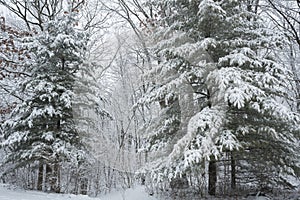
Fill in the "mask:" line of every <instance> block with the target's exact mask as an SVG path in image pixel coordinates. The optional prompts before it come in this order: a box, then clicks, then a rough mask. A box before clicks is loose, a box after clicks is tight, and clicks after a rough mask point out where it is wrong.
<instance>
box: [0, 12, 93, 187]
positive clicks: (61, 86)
mask: <svg viewBox="0 0 300 200" xmlns="http://www.w3.org/2000/svg"><path fill="white" fill-rule="evenodd" d="M73 15H74V13H70V14H65V15H64V16H62V17H60V18H57V20H53V21H50V22H48V23H47V24H45V29H44V31H43V32H41V33H39V34H38V35H35V36H34V37H30V38H28V39H27V41H26V43H27V44H26V45H27V48H28V49H29V50H30V51H31V55H32V57H33V62H29V63H26V65H27V68H29V69H30V71H31V78H30V79H29V80H27V81H25V82H23V83H22V92H23V93H25V94H26V95H27V97H26V98H25V99H24V101H23V102H22V103H20V104H18V105H17V107H16V108H15V109H14V111H13V113H12V116H11V118H10V119H9V120H7V121H6V122H5V123H4V125H3V126H4V131H3V132H4V136H3V138H4V140H3V142H2V147H4V148H5V149H6V151H7V155H6V157H5V161H4V163H6V164H9V165H11V166H12V168H11V170H14V169H17V168H21V167H24V166H29V165H33V164H37V163H38V164H39V166H40V170H39V171H40V176H39V186H38V187H39V189H41V181H42V179H43V177H42V172H43V170H42V169H43V167H42V166H43V165H45V164H46V165H47V169H49V170H48V171H49V172H52V175H51V176H48V184H49V186H50V187H51V190H52V191H59V189H60V185H59V184H60V183H59V174H60V173H59V166H60V164H61V163H62V162H68V161H72V162H78V161H79V160H80V159H82V158H83V157H84V154H85V151H84V150H85V148H84V145H83V142H82V136H81V135H80V134H79V132H78V130H77V129H76V124H75V119H74V113H75V112H76V110H74V105H73V102H74V96H75V91H74V88H75V86H76V80H77V79H76V76H75V75H76V72H77V71H78V70H79V68H80V66H81V65H82V64H83V62H84V52H83V51H84V50H85V46H86V43H87V38H86V36H85V34H84V33H82V32H80V31H77V30H76V29H75V24H76V20H75V18H74V16H73Z"/></svg>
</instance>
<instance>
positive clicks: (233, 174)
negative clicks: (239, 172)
mask: <svg viewBox="0 0 300 200" xmlns="http://www.w3.org/2000/svg"><path fill="white" fill-rule="evenodd" d="M235 168H236V163H235V158H234V155H233V152H231V189H232V190H235V189H236V169H235Z"/></svg>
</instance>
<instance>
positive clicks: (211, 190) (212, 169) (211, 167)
mask: <svg viewBox="0 0 300 200" xmlns="http://www.w3.org/2000/svg"><path fill="white" fill-rule="evenodd" d="M216 185H217V164H216V160H215V158H214V157H213V156H211V158H210V161H209V164H208V194H210V195H213V196H215V195H216Z"/></svg>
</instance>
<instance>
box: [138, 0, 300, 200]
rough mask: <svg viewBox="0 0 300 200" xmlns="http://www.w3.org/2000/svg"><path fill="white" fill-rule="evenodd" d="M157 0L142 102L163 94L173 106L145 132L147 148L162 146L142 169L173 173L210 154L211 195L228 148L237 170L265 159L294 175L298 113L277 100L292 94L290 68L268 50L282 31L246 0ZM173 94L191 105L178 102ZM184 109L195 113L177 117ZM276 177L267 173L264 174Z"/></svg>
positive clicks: (251, 170)
mask: <svg viewBox="0 0 300 200" xmlns="http://www.w3.org/2000/svg"><path fill="white" fill-rule="evenodd" d="M157 5H158V7H159V8H160V9H161V10H160V13H161V17H162V19H160V20H159V21H158V24H159V25H158V26H157V27H155V30H154V32H155V34H154V38H155V39H154V40H153V41H154V44H155V45H154V47H153V50H154V52H155V55H156V58H157V60H158V64H157V65H156V66H155V67H154V69H152V70H151V71H150V72H149V74H150V75H149V77H154V78H152V79H150V80H151V82H153V83H154V86H153V88H152V90H150V91H149V92H148V94H147V95H146V96H145V97H144V98H143V99H141V103H152V102H163V104H164V105H165V106H166V107H167V108H168V109H171V108H173V107H176V110H174V112H169V113H171V115H170V114H169V115H167V114H168V112H163V111H162V112H161V114H160V116H158V118H157V119H156V120H155V122H154V123H152V125H151V126H150V128H149V130H148V132H147V136H146V137H147V139H146V141H147V144H148V145H149V148H148V149H149V150H152V151H153V150H154V149H159V150H160V151H162V152H164V155H162V156H161V157H160V158H159V159H157V160H155V161H154V162H152V163H151V164H150V165H149V166H148V168H147V170H149V171H154V172H156V173H155V177H156V178H160V177H162V178H168V179H172V178H173V177H175V176H180V175H184V174H185V173H187V172H191V171H193V169H196V168H199V166H203V165H202V164H201V163H205V162H209V167H208V169H209V172H208V174H209V187H208V190H209V194H212V195H214V194H216V184H217V165H216V161H218V160H219V159H220V158H221V157H222V156H223V155H224V153H225V152H228V151H231V152H233V154H232V155H234V156H233V160H232V161H233V162H232V168H233V170H232V172H234V173H235V168H234V167H235V158H234V157H235V156H236V155H238V156H240V157H239V159H240V160H243V161H241V162H240V163H239V166H240V167H241V168H242V170H245V171H246V173H254V176H259V173H258V172H257V171H254V169H256V168H257V166H260V167H263V166H266V165H269V166H270V169H272V170H273V171H274V170H277V171H278V174H279V175H278V176H279V179H281V180H285V181H287V180H286V179H285V178H284V176H285V174H290V175H292V176H295V173H294V170H295V169H296V168H297V167H299V166H296V165H295V163H297V162H296V161H297V159H298V158H297V157H296V156H295V155H296V154H295V152H298V151H299V149H297V138H299V134H298V132H299V125H297V123H299V116H298V115H297V114H296V113H293V112H292V111H291V109H290V108H288V107H287V106H285V105H284V104H283V103H282V102H287V101H293V99H289V98H288V89H289V88H290V83H289V81H288V80H290V78H291V74H290V72H289V71H288V70H287V69H286V68H284V67H283V66H281V65H279V64H278V63H276V58H275V57H274V56H272V52H271V53H270V52H269V50H270V49H274V48H277V47H278V46H279V45H280V43H281V42H282V41H281V39H280V35H276V33H272V32H271V31H270V30H268V29H267V28H266V27H264V26H263V21H262V19H261V18H260V17H259V16H258V15H257V14H255V13H253V12H252V11H251V9H250V8H251V6H250V5H249V4H248V3H247V1H235V0H231V1H228V0H224V1H213V0H202V1H197V0H192V1H190V0H178V1H157ZM157 41H159V42H157ZM187 84H188V85H189V86H190V87H191V88H192V89H193V94H192V97H191V98H189V99H186V98H184V97H185V95H186V94H187V93H186V90H182V88H185V85H187ZM176 100H179V102H181V103H179V105H184V104H191V105H192V106H191V107H192V108H193V110H184V109H182V107H181V106H175V105H176V104H178V103H177V102H178V101H176ZM195 111H196V112H195ZM188 112H189V113H191V114H192V115H193V116H192V117H186V118H183V117H177V118H174V116H176V115H177V116H178V115H180V113H181V114H182V113H188ZM193 112H195V113H193ZM165 119H167V120H165ZM172 119H177V120H172ZM178 119H180V120H178ZM183 120H184V121H183ZM157 122H159V123H157ZM173 122H175V123H173ZM178 124H179V125H178ZM187 124H188V125H187ZM152 126H154V127H156V128H154V127H152ZM184 126H187V127H186V128H183V127H184ZM176 127H177V128H176ZM179 127H181V128H179ZM152 130H154V131H153V132H152ZM155 130H170V133H168V132H163V131H155ZM170 141H172V142H170ZM267 147H271V148H268V150H269V151H268V152H266V148H267ZM253 154H254V155H256V156H251V155H253ZM267 175H268V176H269V177H270V173H268V174H267ZM232 177H233V179H235V174H232ZM279 179H277V177H275V176H272V177H271V178H269V180H266V182H268V183H270V182H272V181H275V182H276V183H279V182H280V180H279ZM232 181H234V183H233V184H232V186H233V187H234V185H235V181H236V180H232ZM261 183H262V180H258V184H261Z"/></svg>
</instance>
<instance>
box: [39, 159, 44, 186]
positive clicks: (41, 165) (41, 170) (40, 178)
mask: <svg viewBox="0 0 300 200" xmlns="http://www.w3.org/2000/svg"><path fill="white" fill-rule="evenodd" d="M43 176H44V165H43V164H42V163H41V162H40V163H39V172H38V182H37V190H39V191H42V190H43Z"/></svg>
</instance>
